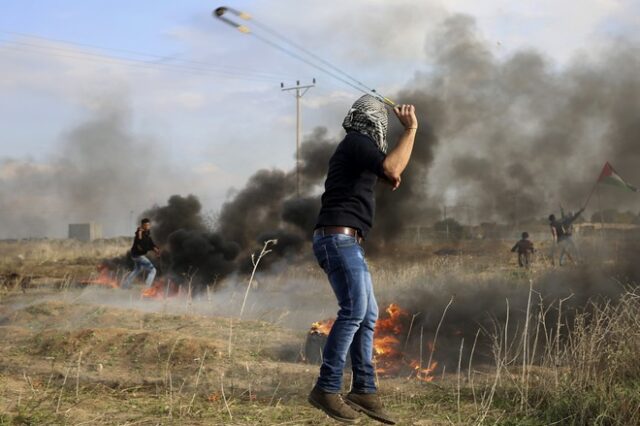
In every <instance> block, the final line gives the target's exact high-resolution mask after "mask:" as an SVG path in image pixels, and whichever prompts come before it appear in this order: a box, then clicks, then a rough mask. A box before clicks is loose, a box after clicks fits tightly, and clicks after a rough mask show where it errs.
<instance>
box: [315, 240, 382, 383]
mask: <svg viewBox="0 0 640 426" xmlns="http://www.w3.org/2000/svg"><path fill="white" fill-rule="evenodd" d="M313 252H314V254H315V256H316V259H318V263H319V264H320V266H321V267H322V269H324V271H325V273H326V274H327V276H328V277H329V282H330V283H331V288H332V289H333V292H334V293H335V295H336V298H337V299H338V305H339V307H340V310H338V317H337V319H336V322H335V323H334V324H333V327H332V328H331V332H330V333H329V337H328V338H327V343H326V345H325V347H324V351H323V353H322V366H321V367H320V377H319V378H318V381H317V386H318V387H319V388H320V389H322V390H323V391H325V392H331V393H338V392H340V390H341V389H342V372H343V370H344V367H345V362H346V359H347V353H349V354H350V355H351V368H352V370H353V382H352V385H351V390H352V391H353V392H358V393H374V392H376V384H375V369H374V366H373V332H374V329H375V325H376V320H377V319H378V304H377V303H376V298H375V296H374V294H373V284H372V282H371V274H370V273H369V268H368V267H367V263H366V262H365V260H364V250H363V249H362V247H361V246H360V245H359V244H358V243H357V241H356V239H355V238H354V237H351V236H349V235H342V234H335V235H325V236H314V237H313Z"/></svg>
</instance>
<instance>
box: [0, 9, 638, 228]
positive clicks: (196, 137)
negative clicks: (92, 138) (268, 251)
mask: <svg viewBox="0 0 640 426" xmlns="http://www.w3.org/2000/svg"><path fill="white" fill-rule="evenodd" d="M227 5H228V6H231V7H234V8H237V9H240V10H246V11H248V12H250V13H251V14H252V15H253V16H254V17H255V19H257V20H259V21H260V22H262V23H265V24H267V25H270V26H272V27H275V28H277V29H278V30H279V31H280V32H281V33H283V34H286V35H287V36H290V37H291V38H292V39H293V40H295V41H296V42H297V43H299V44H302V45H304V46H306V47H307V48H308V49H311V50H313V51H314V52H316V53H317V54H319V55H320V56H322V57H324V58H326V59H328V60H330V61H331V62H333V63H335V64H339V66H340V67H341V68H342V69H344V70H345V71H347V72H349V73H351V74H354V75H356V76H357V77H358V78H360V79H361V80H362V81H364V82H366V83H367V84H369V85H371V86H373V87H376V88H378V89H379V91H380V92H382V93H390V92H394V91H395V90H396V89H399V88H401V87H404V86H405V85H406V84H407V82H409V81H411V80H412V78H413V77H414V75H415V73H416V71H423V72H427V73H428V72H429V52H428V51H427V50H426V49H425V45H426V41H427V39H428V37H429V36H430V31H432V29H433V28H434V27H435V26H436V25H437V24H438V22H440V21H441V20H442V19H443V18H445V17H446V16H447V15H449V14H451V13H454V12H462V13H466V14H469V15H471V16H473V17H475V18H476V20H477V23H478V26H479V28H480V31H481V33H482V34H483V36H484V38H485V39H486V40H489V41H490V42H491V45H493V48H494V50H495V51H494V53H495V54H496V55H498V56H505V57H507V56H508V55H510V53H512V52H514V51H515V50H518V49H522V48H527V47H532V48H535V49H537V50H539V51H542V52H544V53H545V54H546V55H547V56H548V58H549V59H550V60H552V61H553V62H554V63H555V64H556V65H557V66H558V67H562V66H563V64H566V63H568V62H569V61H570V60H571V59H572V58H574V57H575V56H579V55H588V54H589V52H591V51H593V50H595V49H598V48H599V46H600V45H601V44H602V43H604V42H610V41H611V40H612V39H614V40H615V39H616V38H625V39H632V40H636V41H637V40H638V31H637V28H640V2H637V1H636V2H632V1H615V0H584V1H581V2H575V1H574V2H558V1H550V0H543V1H530V2H513V1H507V0H488V1H482V2H478V1H462V0H450V1H406V0H397V1H388V0H369V1H350V2H344V1H333V0H332V1H322V2H319V1H318V2H309V1H293V0H286V1H285V0H282V1H269V2H266V1H262V2H257V1H237V2H228V3H227ZM217 6H219V4H215V3H211V2H205V1H200V0H183V1H180V2H174V1H149V0H138V1H134V2H131V1H119V0H116V1H114V0H109V1H106V0H103V1H85V2H78V1H70V0H67V1H62V0H57V1H46V2H43V1H32V0H21V1H12V2H10V1H7V0H5V1H3V2H2V10H3V13H2V14H0V91H1V93H2V102H1V103H0V128H2V130H3V132H2V136H0V180H1V179H5V180H6V179H11V176H12V174H11V173H12V172H11V170H12V169H9V168H8V166H7V164H15V163H16V162H18V163H20V164H29V165H30V166H33V167H36V168H37V167H41V168H42V167H47V164H48V162H49V161H50V159H51V158H52V157H55V156H56V155H58V154H59V152H60V149H61V148H60V147H61V144H64V141H65V140H66V139H67V138H68V137H69V134H70V133H71V132H73V131H74V129H76V128H77V127H78V126H80V125H82V123H84V122H86V121H90V120H91V119H92V117H94V116H95V115H96V114H98V113H99V111H102V110H104V109H105V108H110V105H111V104H113V105H114V106H113V107H114V108H116V109H118V110H124V111H126V114H127V115H128V118H127V120H128V121H127V123H128V126H129V128H130V131H131V132H132V133H133V134H134V135H135V137H136V138H137V137H139V138H141V139H144V140H146V141H150V142H148V143H147V144H146V145H145V149H146V150H153V151H157V153H159V155H160V156H161V157H162V158H163V159H164V160H163V161H165V162H166V169H167V173H171V176H179V177H180V179H177V178H172V179H171V183H167V184H166V185H162V186H161V187H160V188H153V190H150V191H149V193H148V195H147V196H145V199H144V200H141V202H140V203H139V204H136V203H133V204H135V205H131V206H122V210H123V211H124V213H123V217H125V218H126V216H127V215H128V212H129V211H130V210H135V211H139V210H140V209H141V208H143V207H144V206H148V205H151V204H153V203H162V202H164V200H166V198H167V196H168V195H170V194H171V193H173V192H182V193H185V194H186V193H189V192H193V193H195V194H196V195H198V196H199V197H200V198H201V199H202V200H203V203H204V204H205V206H206V207H207V208H208V209H216V208H217V207H218V206H219V205H220V204H221V203H222V202H223V201H224V200H225V198H226V197H227V195H228V190H229V188H231V187H236V188H237V187H241V186H242V185H243V184H244V182H245V180H246V179H247V177H248V176H249V175H251V174H252V173H253V172H255V170H257V169H259V168H265V167H267V168H269V167H279V168H284V169H289V168H291V167H292V166H293V158H294V157H293V154H294V146H295V145H294V143H295V133H294V129H295V109H294V99H293V97H292V96H290V95H289V94H285V93H282V92H281V91H280V82H281V81H283V82H285V84H287V85H290V84H292V83H295V80H296V79H300V80H301V82H303V83H307V82H309V81H310V80H311V78H312V77H316V78H317V80H318V85H317V87H316V88H314V89H312V90H311V91H310V92H309V93H308V94H307V95H306V96H305V98H304V108H303V124H304V129H305V130H306V131H310V130H311V129H312V127H314V126H319V125H321V126H326V127H328V128H329V131H330V133H333V134H338V133H339V131H340V127H339V125H340V120H341V116H342V114H343V113H344V111H345V110H346V108H348V106H349V105H350V103H351V102H352V101H353V100H354V99H355V98H356V97H358V96H359V93H358V92H356V91H355V90H353V89H351V88H350V87H348V86H345V85H344V84H342V83H340V82H338V81H335V80H333V79H331V78H330V77H328V76H326V75H324V74H322V73H321V72H319V71H317V70H315V69H313V68H310V67H309V66H307V65H305V64H303V63H300V62H298V61H296V60H295V59H292V58H290V57H288V56H286V55H284V54H282V53H281V52H278V51H276V50H273V49H271V48H269V47H268V46H266V45H264V44H262V43H261V42H260V41H259V40H257V39H256V38H254V37H251V36H247V35H242V34H240V33H239V32H237V31H234V30H233V29H231V28H230V27H228V26H226V25H223V24H221V23H220V22H218V21H217V20H214V19H212V17H211V11H212V9H214V8H215V7H217ZM34 36H37V37H40V38H34ZM64 41H69V42H73V43H75V44H67V43H64ZM105 48H108V49H109V50H106V49H105ZM133 52H136V53H133ZM143 54H146V55H147V56H144V55H143ZM105 55H108V56H111V57H118V58H134V59H136V61H137V62H126V61H122V60H118V59H115V58H113V59H107V58H105ZM140 61H146V62H140ZM184 61H189V62H188V63H187V62H184ZM195 62H198V63H197V64H196V63H195ZM178 67H181V68H178ZM203 70H205V71H203ZM398 101H400V102H401V101H402V100H401V99H399V100H398ZM104 155H109V153H108V152H107V153H106V154H104ZM118 155H122V153H121V152H120V153H119V154H118ZM136 155H138V156H141V158H139V159H136V160H135V161H132V160H133V159H131V158H128V156H127V155H126V153H125V155H122V158H121V159H120V160H121V161H122V162H123V163H124V164H127V165H129V167H130V168H132V169H139V170H140V173H141V174H144V170H145V167H147V164H146V158H147V157H146V156H145V155H144V154H141V153H139V152H137V153H136ZM149 158H150V159H151V160H149V161H153V160H152V159H153V158H155V157H154V156H153V155H150V156H149ZM3 161H4V163H3ZM95 161H97V162H100V161H101V160H100V158H96V160H95ZM437 161H438V158H437V156H436V159H435V162H436V163H437ZM11 162H13V163H11ZM134 180H135V179H134ZM136 184H138V182H135V181H134V182H131V185H136ZM0 201H1V200H0ZM0 204H1V203H0ZM0 207H1V206H0ZM4 208H6V207H4ZM1 213H2V211H1V208H0V214H1ZM86 219H87V218H84V217H77V218H73V217H71V218H69V220H86ZM123 222H124V224H123V227H122V229H126V220H124V221H123ZM117 231H119V230H118V229H117V230H112V232H117ZM63 232H64V231H63ZM56 234H58V235H59V234H60V232H53V235H56Z"/></svg>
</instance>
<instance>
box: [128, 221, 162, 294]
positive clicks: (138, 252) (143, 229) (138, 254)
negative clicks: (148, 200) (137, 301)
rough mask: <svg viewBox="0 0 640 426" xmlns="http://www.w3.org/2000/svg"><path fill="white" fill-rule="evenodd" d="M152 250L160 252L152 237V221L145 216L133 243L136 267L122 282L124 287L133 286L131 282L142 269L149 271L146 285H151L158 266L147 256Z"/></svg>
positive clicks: (132, 250) (132, 254)
mask: <svg viewBox="0 0 640 426" xmlns="http://www.w3.org/2000/svg"><path fill="white" fill-rule="evenodd" d="M151 250H153V251H154V252H155V253H156V254H159V253H160V249H158V247H157V246H156V245H155V243H154V242H153V240H152V239H151V221H150V220H149V219H147V218H144V219H142V221H141V222H140V226H139V227H138V229H137V230H136V234H135V236H134V238H133V245H132V246H131V258H132V259H133V263H134V265H135V267H134V268H133V271H131V272H130V273H128V274H127V276H126V277H125V279H124V281H123V282H122V288H124V289H128V288H131V283H132V282H133V280H134V279H135V278H136V277H137V276H138V274H140V272H142V271H146V272H147V279H146V280H145V285H146V286H147V288H149V287H151V285H152V284H153V279H154V278H155V277H156V268H155V266H153V263H151V261H150V260H149V258H147V256H146V254H147V252H149V251H151Z"/></svg>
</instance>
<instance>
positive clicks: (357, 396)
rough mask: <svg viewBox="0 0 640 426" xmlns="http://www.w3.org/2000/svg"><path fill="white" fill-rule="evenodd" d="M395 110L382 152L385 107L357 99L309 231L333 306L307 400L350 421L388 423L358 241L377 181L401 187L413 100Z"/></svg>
mask: <svg viewBox="0 0 640 426" xmlns="http://www.w3.org/2000/svg"><path fill="white" fill-rule="evenodd" d="M394 112H395V114H396V116H397V117H398V119H399V120H400V122H401V123H402V125H403V126H404V131H403V133H402V135H401V136H400V139H399V140H398V143H397V144H396V146H395V147H394V148H393V149H392V150H391V151H390V152H389V153H388V154H387V140H386V139H387V122H388V117H387V110H386V108H385V105H384V104H383V103H382V102H381V101H379V100H378V99H376V98H375V97H373V96H370V95H365V96H362V97H361V98H360V99H358V100H357V101H356V102H355V103H354V104H353V106H352V107H351V109H350V110H349V113H348V114H347V116H346V118H345V119H344V122H343V123H342V126H343V127H344V129H345V130H346V131H347V135H346V136H345V138H344V139H343V140H342V142H340V144H339V145H338V147H337V148H336V151H335V152H334V154H333V156H332V157H331V159H330V161H329V171H328V173H327V179H326V181H325V192H324V194H323V195H322V207H321V209H320V214H319V215H318V222H317V224H316V228H315V230H314V233H313V251H314V254H315V256H316V258H317V260H318V263H319V264H320V266H321V267H322V269H323V270H324V271H325V273H326V274H327V276H328V278H329V283H330V284H331V287H332V289H333V292H334V294H335V296H336V298H337V300H338V305H339V307H340V309H339V311H338V317H337V319H336V321H335V323H334V324H333V327H332V328H331V332H330V333H329V336H328V338H327V343H326V345H325V348H324V352H323V362H322V366H321V367H320V377H319V378H318V380H317V383H316V385H315V387H314V388H313V390H312V391H311V393H310V394H309V402H310V403H311V404H312V405H313V406H315V407H316V408H319V409H321V410H323V411H324V412H325V413H326V414H328V415H329V416H330V417H332V418H334V419H336V420H338V421H341V422H344V423H355V422H356V421H357V417H358V413H357V411H359V412H363V413H365V414H367V415H368V416H370V417H372V418H374V419H376V420H378V421H381V422H383V423H387V424H395V422H394V421H393V420H392V419H391V417H390V416H389V414H387V413H386V412H385V410H384V407H383V405H382V402H381V400H380V397H379V396H378V394H377V388H376V384H375V370H374V366H373V333H374V328H375V323H376V320H377V318H378V305H377V303H376V298H375V296H374V292H373V285H372V281H371V274H370V273H369V269H368V267H367V263H366V261H365V259H364V250H363V249H362V246H361V243H362V241H363V240H364V239H365V238H367V235H368V233H369V230H370V229H371V227H372V225H373V218H374V212H375V197H374V187H375V185H376V182H377V181H378V178H380V179H382V180H383V181H385V182H386V183H388V184H390V185H391V188H392V190H396V189H398V187H399V186H400V175H401V174H402V172H403V171H404V169H405V168H406V167H407V164H408V163H409V158H410V157H411V151H412V149H413V143H414V139H415V135H416V131H417V129H418V120H417V118H416V115H415V108H414V107H413V105H400V106H397V107H395V108H394ZM348 353H349V354H350V356H351V366H352V369H353V381H352V384H351V391H350V392H349V394H348V395H346V396H345V397H344V399H343V398H342V396H341V395H340V391H341V390H342V372H343V369H344V367H345V362H346V357H347V354H348Z"/></svg>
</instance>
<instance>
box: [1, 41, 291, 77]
mask: <svg viewBox="0 0 640 426" xmlns="http://www.w3.org/2000/svg"><path fill="white" fill-rule="evenodd" d="M0 33H3V34H10V35H14V36H20V37H24V38H31V39H36V40H42V41H47V42H51V43H61V44H67V45H70V46H79V47H89V48H92V49H98V50H104V51H110V52H118V53H124V54H128V55H135V56H140V57H145V58H148V59H147V60H143V59H140V58H124V59H133V60H138V61H143V62H148V61H150V60H155V61H166V60H167V59H172V60H176V61H178V62H181V63H184V64H191V65H197V66H201V65H204V66H205V67H207V68H216V69H221V70H227V71H230V72H244V73H252V74H256V75H258V74H259V75H264V76H266V77H274V78H277V79H282V78H288V79H294V77H293V76H286V75H282V74H280V73H275V72H268V71H260V70H255V69H247V68H242V67H237V66H232V65H221V64H214V63H211V62H206V61H194V60H188V59H176V58H171V57H170V56H167V55H164V56H162V55H158V54H153V53H149V52H141V51H137V50H130V49H122V48H115V47H106V46H100V45H96V44H89V43H83V42H77V41H71V40H63V39H58V38H50V37H43V36H40V35H36V34H28V33H20V32H15V31H6V30H0ZM12 41H14V40H12ZM85 52H86V50H85ZM94 54H95V53H94ZM105 56H111V57H115V56H114V55H105ZM119 58H122V57H121V56H119ZM170 65H177V66H180V64H170Z"/></svg>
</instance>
